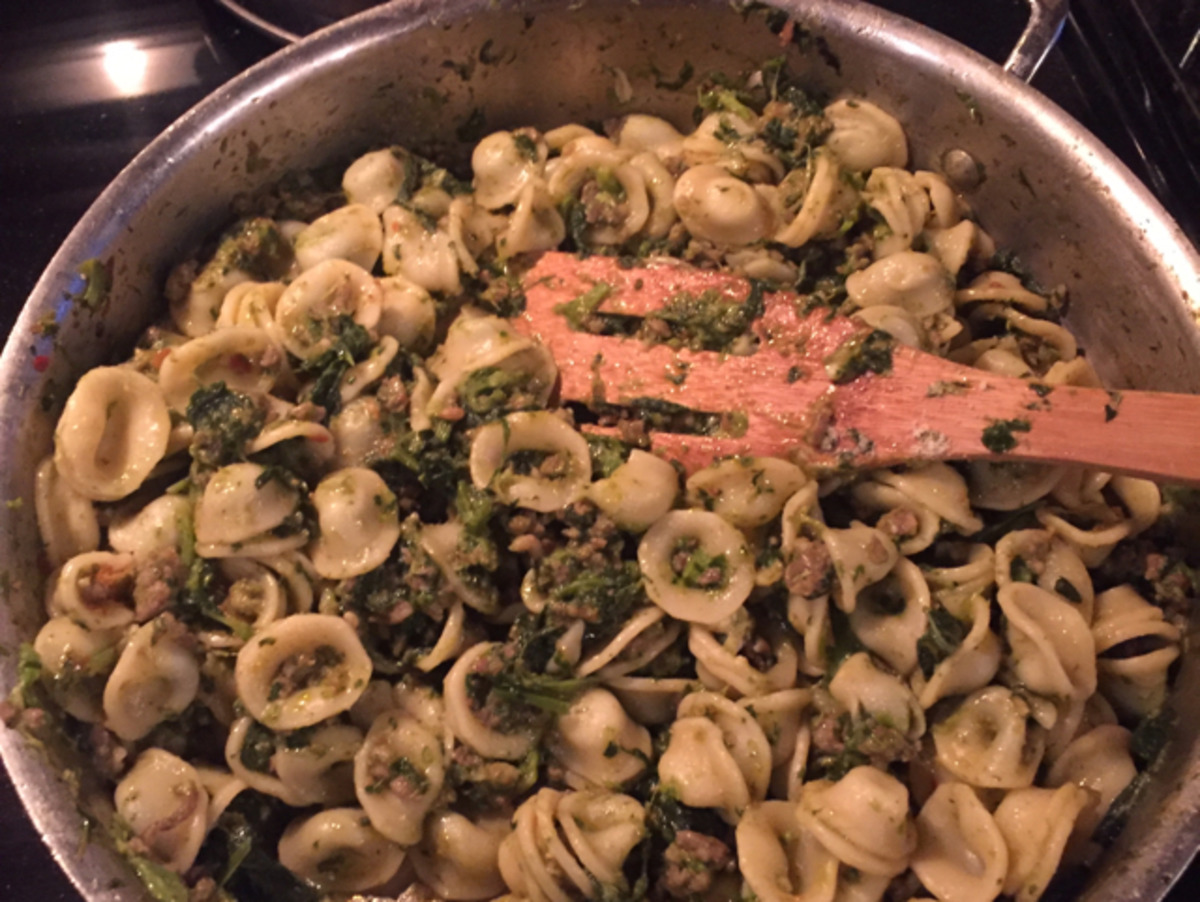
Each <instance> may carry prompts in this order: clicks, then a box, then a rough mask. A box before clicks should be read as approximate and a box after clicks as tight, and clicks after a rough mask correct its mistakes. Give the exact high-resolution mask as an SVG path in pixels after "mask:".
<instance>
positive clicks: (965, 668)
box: [913, 595, 1003, 708]
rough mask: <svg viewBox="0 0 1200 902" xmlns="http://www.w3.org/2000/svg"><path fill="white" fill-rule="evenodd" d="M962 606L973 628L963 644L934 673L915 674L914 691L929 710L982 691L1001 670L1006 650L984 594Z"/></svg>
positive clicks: (936, 667) (973, 597) (935, 667)
mask: <svg viewBox="0 0 1200 902" xmlns="http://www.w3.org/2000/svg"><path fill="white" fill-rule="evenodd" d="M963 607H964V608H965V613H966V614H967V616H968V617H969V619H970V628H969V630H968V632H967V634H966V636H964V637H963V640H962V643H961V644H959V646H958V648H956V649H954V651H953V652H951V653H950V655H949V656H948V657H946V658H945V659H943V660H942V661H939V662H938V663H937V664H936V665H935V666H934V668H933V671H932V673H929V674H928V675H926V674H924V673H919V674H914V675H913V689H914V691H915V692H916V693H917V698H918V699H919V700H920V702H921V707H922V708H930V707H932V706H933V705H934V703H936V702H938V701H939V700H941V699H943V698H949V697H950V696H952V695H964V694H967V693H970V692H974V691H975V690H976V689H981V688H983V687H984V686H986V685H987V684H988V683H990V682H991V680H992V678H993V677H994V676H995V675H996V673H997V671H999V669H1000V661H1001V659H1002V657H1003V649H1002V648H1001V646H1000V640H999V639H998V638H996V634H995V633H993V632H992V629H991V620H992V606H991V605H990V604H989V603H988V601H987V599H986V598H984V597H983V596H982V595H972V596H971V597H970V598H968V599H967V601H966V602H965V603H963ZM951 616H954V615H953V614H951Z"/></svg>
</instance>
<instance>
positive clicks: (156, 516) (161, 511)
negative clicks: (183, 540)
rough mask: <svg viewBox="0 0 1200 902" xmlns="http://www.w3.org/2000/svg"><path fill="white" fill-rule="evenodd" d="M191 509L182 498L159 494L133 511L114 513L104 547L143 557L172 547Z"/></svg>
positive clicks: (178, 537) (177, 539)
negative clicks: (106, 545) (107, 545)
mask: <svg viewBox="0 0 1200 902" xmlns="http://www.w3.org/2000/svg"><path fill="white" fill-rule="evenodd" d="M191 511H192V506H191V503H190V502H189V501H188V499H187V498H186V497H184V496H182V495H160V496H159V497H158V498H155V499H154V500H153V501H151V502H150V503H149V504H147V505H146V506H145V507H142V508H140V509H139V510H136V511H130V510H128V509H126V510H121V511H118V512H117V513H115V514H114V515H113V518H112V520H110V521H109V524H108V544H109V545H111V546H112V547H113V549H114V550H115V551H122V552H127V553H129V554H133V555H139V556H144V555H147V554H149V553H151V552H153V551H156V550H158V549H162V548H176V547H178V546H179V541H180V526H181V524H184V523H187V521H188V518H189V517H190V515H191Z"/></svg>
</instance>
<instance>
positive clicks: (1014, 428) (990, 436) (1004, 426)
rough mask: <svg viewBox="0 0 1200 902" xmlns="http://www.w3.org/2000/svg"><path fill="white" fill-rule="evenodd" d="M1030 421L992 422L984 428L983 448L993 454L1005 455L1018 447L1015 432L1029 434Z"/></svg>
mask: <svg viewBox="0 0 1200 902" xmlns="http://www.w3.org/2000/svg"><path fill="white" fill-rule="evenodd" d="M1029 429H1030V425H1029V420H992V422H991V424H989V425H988V426H985V427H984V430H983V437H982V441H983V446H984V447H985V448H987V449H988V450H989V451H991V452H992V453H993V454H1003V453H1005V452H1006V451H1011V450H1012V449H1013V448H1015V447H1017V437H1016V436H1015V435H1013V433H1014V432H1028V431H1029Z"/></svg>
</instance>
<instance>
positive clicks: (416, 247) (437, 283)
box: [383, 205, 462, 294]
mask: <svg viewBox="0 0 1200 902" xmlns="http://www.w3.org/2000/svg"><path fill="white" fill-rule="evenodd" d="M459 265H460V264H459V256H458V252H457V250H456V249H455V243H454V239H453V238H451V237H450V234H449V232H447V231H445V230H443V229H441V228H438V227H437V225H436V224H435V223H431V222H429V221H428V214H425V216H424V217H422V216H420V215H418V214H417V213H416V212H414V211H413V210H410V209H408V208H406V207H401V206H395V205H393V206H391V207H388V208H387V209H386V210H384V211H383V271H384V272H385V273H387V274H388V275H389V276H395V275H400V276H404V278H406V279H408V280H409V281H410V282H412V283H413V284H415V285H419V286H421V287H422V288H424V289H425V290H426V291H438V292H445V293H447V294H457V293H458V292H459V291H460V290H461V288H462V278H461V274H460V272H459Z"/></svg>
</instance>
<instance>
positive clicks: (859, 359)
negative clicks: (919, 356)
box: [825, 329, 896, 385]
mask: <svg viewBox="0 0 1200 902" xmlns="http://www.w3.org/2000/svg"><path fill="white" fill-rule="evenodd" d="M895 344H896V342H895V340H894V339H893V338H892V336H890V335H888V334H887V333H886V332H881V331H880V330H878V329H873V330H872V331H870V332H868V333H866V334H864V335H858V336H855V337H854V338H852V339H850V340H849V341H846V342H843V343H842V345H841V346H840V347H839V348H838V349H837V350H836V351H834V352H833V353H832V354H830V355H829V356H828V357H826V358H825V372H826V374H827V375H828V376H829V379H830V381H832V382H833V383H834V384H835V385H844V384H845V383H847V382H853V381H854V380H855V379H857V378H858V377H859V376H862V375H865V374H866V373H876V374H878V375H881V376H882V375H886V374H887V373H890V372H891V371H892V349H893V348H894V347H895Z"/></svg>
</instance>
